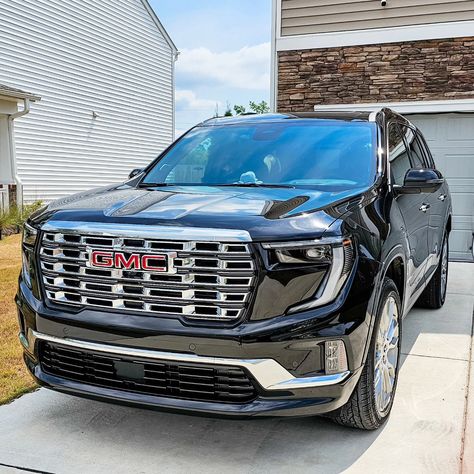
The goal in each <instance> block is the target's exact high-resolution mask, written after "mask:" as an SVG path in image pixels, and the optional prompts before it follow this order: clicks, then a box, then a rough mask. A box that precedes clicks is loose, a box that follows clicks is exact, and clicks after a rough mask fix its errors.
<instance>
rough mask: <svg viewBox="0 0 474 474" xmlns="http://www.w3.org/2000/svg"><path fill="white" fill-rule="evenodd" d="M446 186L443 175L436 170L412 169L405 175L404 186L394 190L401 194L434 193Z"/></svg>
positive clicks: (395, 187)
mask: <svg viewBox="0 0 474 474" xmlns="http://www.w3.org/2000/svg"><path fill="white" fill-rule="evenodd" d="M443 184H444V178H443V175H442V174H441V173H440V172H439V171H438V170H434V169H410V170H408V171H407V173H406V175H405V180H404V182H403V186H400V185H396V186H394V189H395V190H396V192H397V193H399V194H420V193H434V192H435V191H437V190H438V189H439V188H440V187H441V186H442V185H443Z"/></svg>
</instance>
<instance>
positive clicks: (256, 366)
mask: <svg viewBox="0 0 474 474" xmlns="http://www.w3.org/2000/svg"><path fill="white" fill-rule="evenodd" d="M28 336H29V338H28V340H27V342H28V347H29V348H32V347H35V342H36V340H42V341H48V342H53V343H57V344H62V345H64V346H69V347H74V348H76V349H84V350H90V351H97V352H105V353H108V354H116V355H123V356H129V357H143V358H148V359H154V360H167V361H175V362H184V363H201V364H212V365H228V366H229V365H230V366H235V367H241V368H244V369H247V370H248V371H249V372H250V374H251V375H252V376H253V378H254V379H255V380H256V381H257V382H258V383H259V384H260V385H261V386H262V387H263V388H264V389H265V390H294V389H300V388H315V387H326V386H328V385H336V384H338V383H341V382H343V381H344V380H346V379H347V378H348V377H349V376H350V372H349V371H346V372H341V373H339V374H333V375H319V376H316V377H300V378H298V377H294V376H293V375H291V374H290V372H288V371H287V370H286V369H285V368H284V367H282V366H281V365H280V364H279V363H278V362H277V361H276V360H274V359H231V358H226V357H207V356H200V355H196V354H184V353H176V352H162V351H155V350H151V349H139V348H134V347H125V346H113V345H110V344H102V343H97V342H89V341H80V340H77V339H62V338H59V337H55V336H48V335H46V334H41V333H38V332H36V331H31V330H30V331H29V334H28ZM25 339H26V338H24V337H20V341H21V342H22V344H23V345H24V347H25V349H27V350H31V349H28V347H26V346H25V342H26V341H25Z"/></svg>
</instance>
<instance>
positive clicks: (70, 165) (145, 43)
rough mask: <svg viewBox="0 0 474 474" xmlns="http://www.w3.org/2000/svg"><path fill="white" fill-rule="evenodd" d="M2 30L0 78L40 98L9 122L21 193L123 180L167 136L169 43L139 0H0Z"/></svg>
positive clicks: (42, 195)
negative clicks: (13, 127) (12, 131)
mask: <svg viewBox="0 0 474 474" xmlns="http://www.w3.org/2000/svg"><path fill="white" fill-rule="evenodd" d="M0 30H1V31H2V34H1V35H0V83H5V84H8V85H14V86H15V87H19V88H21V89H24V90H28V91H33V92H34V93H35V94H38V95H40V96H41V98H42V99H41V101H40V102H37V103H34V104H32V107H31V112H30V113H29V114H28V115H26V116H24V117H21V118H20V119H18V120H16V121H15V142H16V154H17V167H18V172H19V176H20V178H21V180H22V182H23V185H24V198H25V200H26V201H32V200H35V199H44V200H46V201H50V200H52V199H55V198H58V197H61V196H64V195H67V194H71V193H73V192H80V191H85V190H87V189H90V188H93V187H98V186H103V185H105V184H108V183H113V182H120V181H123V180H124V179H125V178H126V177H127V175H128V173H129V172H130V171H131V170H132V169H134V168H139V167H143V166H144V165H146V164H147V163H149V162H150V161H151V160H152V159H153V158H155V157H156V156H157V155H158V153H159V152H161V151H162V150H163V149H164V148H165V147H166V146H167V145H169V143H170V142H171V141H172V137H173V108H174V104H173V51H172V49H171V47H170V44H169V43H168V42H167V41H166V39H165V38H164V36H163V34H162V33H161V31H160V30H159V28H158V27H157V25H156V23H155V22H154V20H153V18H152V17H151V16H150V14H149V12H148V11H147V10H146V8H145V6H144V4H143V3H142V1H141V0H101V1H100V2H98V1H96V0H68V1H67V2H66V1H63V0H0ZM93 113H95V114H96V115H97V117H95V118H94V116H93Z"/></svg>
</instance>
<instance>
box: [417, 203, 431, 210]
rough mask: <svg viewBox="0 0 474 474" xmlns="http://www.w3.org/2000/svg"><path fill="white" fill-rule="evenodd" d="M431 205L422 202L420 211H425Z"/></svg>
mask: <svg viewBox="0 0 474 474" xmlns="http://www.w3.org/2000/svg"><path fill="white" fill-rule="evenodd" d="M430 207H431V206H430V205H429V204H422V205H421V207H420V211H421V212H426V211H427V210H428V209H429V208H430Z"/></svg>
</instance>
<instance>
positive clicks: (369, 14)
mask: <svg viewBox="0 0 474 474" xmlns="http://www.w3.org/2000/svg"><path fill="white" fill-rule="evenodd" d="M464 20H474V0H458V1H452V0H387V6H385V7H382V6H381V4H380V0H347V1H342V2H341V1H337V0H281V35H282V36H291V35H305V34H317V33H328V32H338V31H340V32H343V31H347V30H364V29H371V28H388V27H399V26H409V25H422V24H430V23H443V22H452V21H464Z"/></svg>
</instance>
